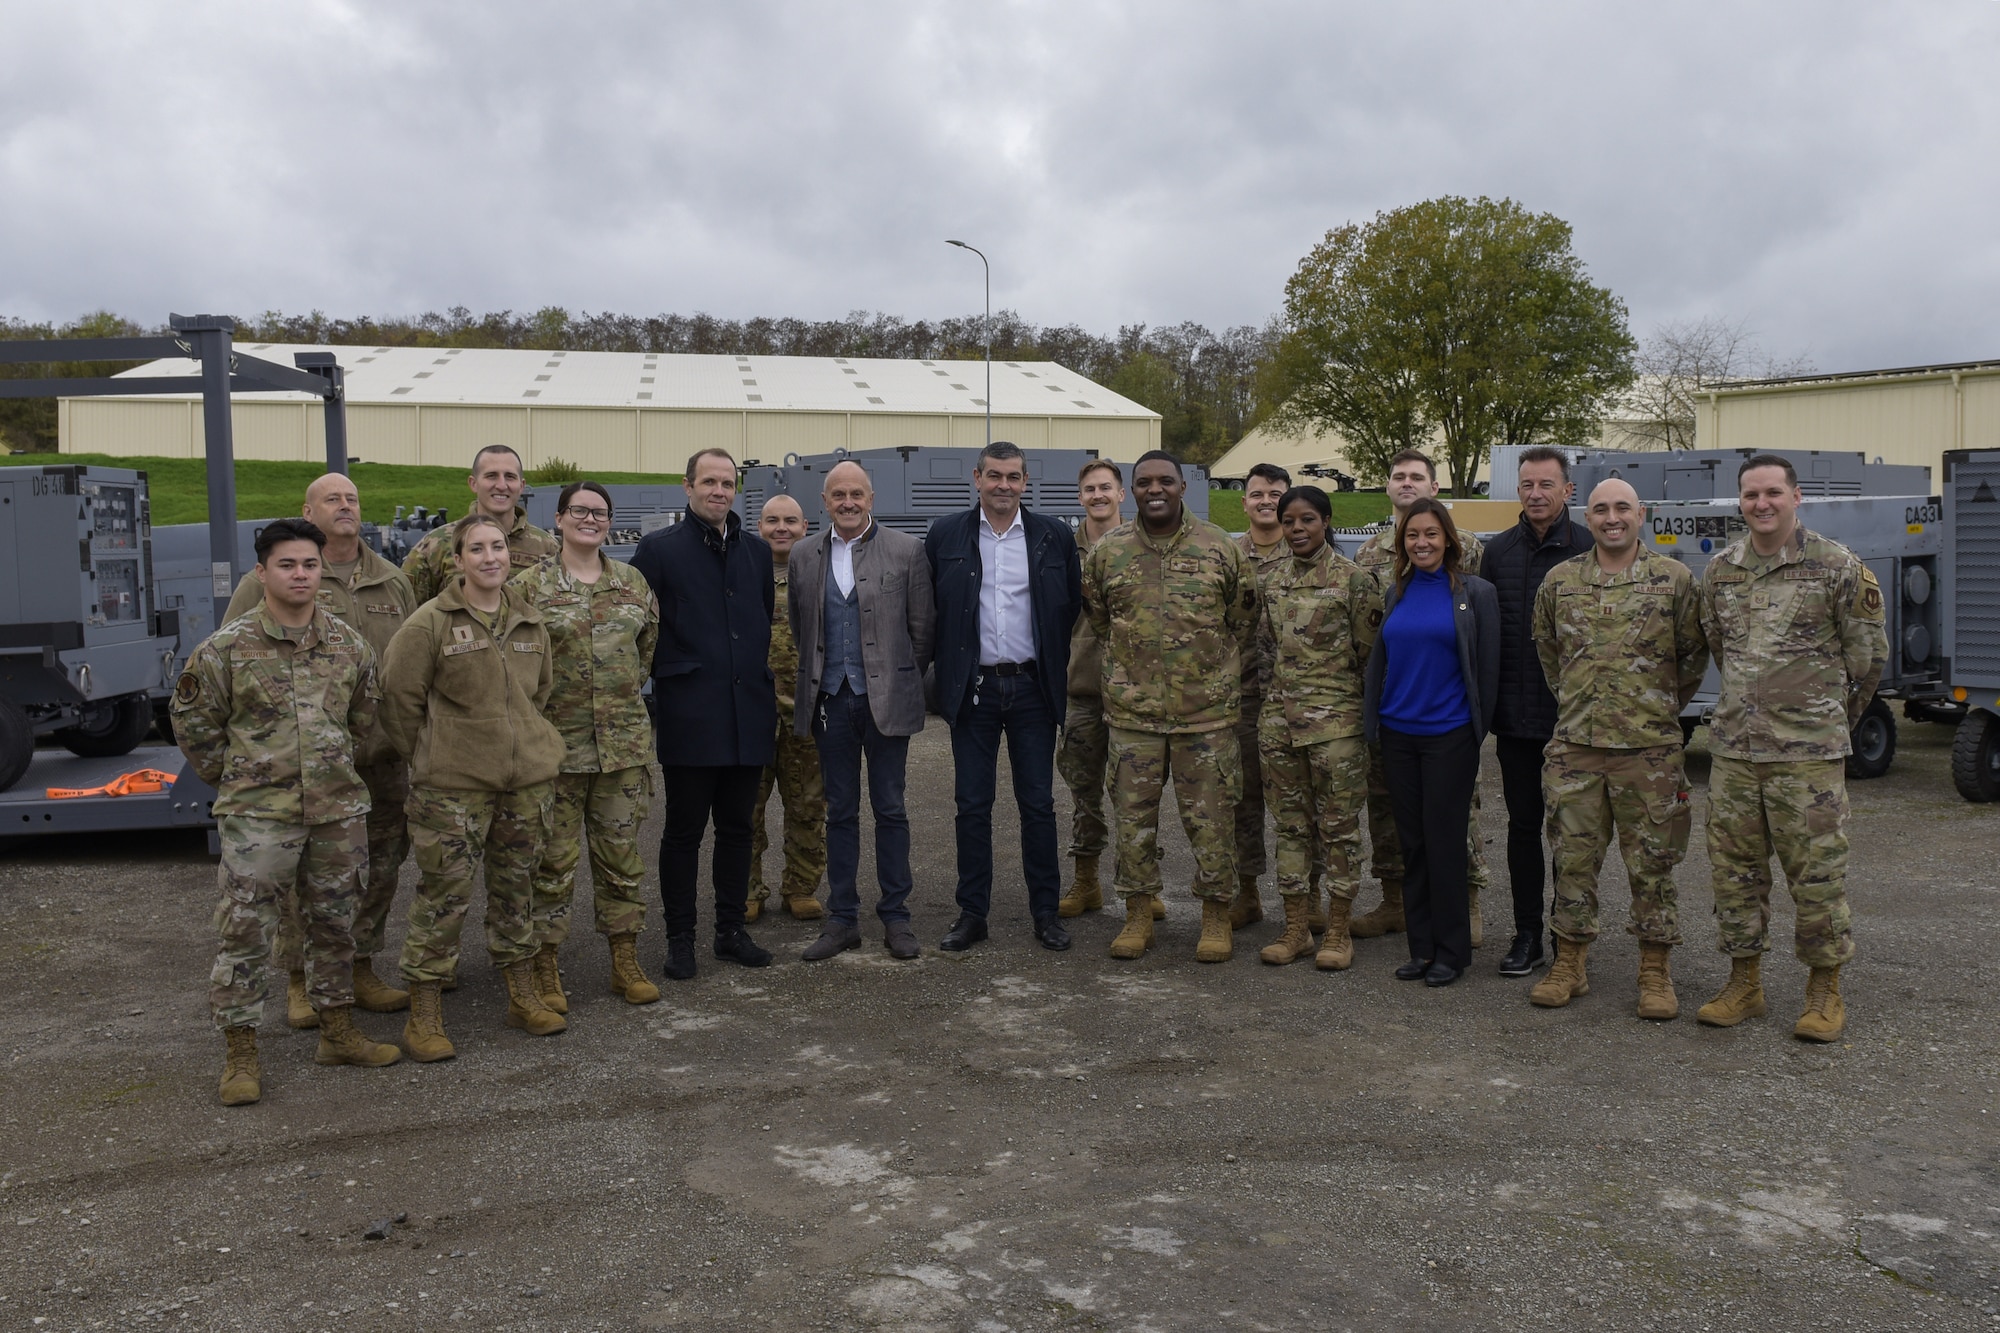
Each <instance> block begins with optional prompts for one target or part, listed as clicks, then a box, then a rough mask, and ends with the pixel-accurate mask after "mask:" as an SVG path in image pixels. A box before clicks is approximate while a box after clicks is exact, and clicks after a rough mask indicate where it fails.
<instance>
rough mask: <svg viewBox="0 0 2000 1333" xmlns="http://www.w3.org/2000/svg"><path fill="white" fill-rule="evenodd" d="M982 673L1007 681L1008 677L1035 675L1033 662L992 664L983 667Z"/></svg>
mask: <svg viewBox="0 0 2000 1333" xmlns="http://www.w3.org/2000/svg"><path fill="white" fill-rule="evenodd" d="M979 670H980V672H981V673H982V674H984V675H988V676H998V677H1000V678H1001V679H1002V680H1005V679H1006V678H1007V677H1008V676H1032V675H1034V674H1035V664H1034V663H1033V662H992V663H988V664H985V665H982V666H981V667H980V668H979Z"/></svg>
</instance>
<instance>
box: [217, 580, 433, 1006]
mask: <svg viewBox="0 0 2000 1333" xmlns="http://www.w3.org/2000/svg"><path fill="white" fill-rule="evenodd" d="M318 600H319V609H320V610H322V611H324V612H326V613H327V614H328V615H330V616H333V617H335V618H337V619H339V620H343V621H345V622H346V623H348V624H349V625H352V626H353V627H354V628H355V629H357V630H360V631H361V637H362V638H364V639H366V640H367V641H368V646H369V647H370V648H373V649H374V650H375V658H376V660H377V662H379V661H380V660H381V657H382V654H383V653H385V652H387V651H388V650H389V640H390V639H393V638H394V637H396V631H397V630H399V629H401V628H402V627H403V621H404V620H405V619H407V618H408V616H409V614H410V612H412V611H414V610H416V609H417V598H416V594H415V593H414V592H413V591H412V590H411V588H410V581H409V580H408V579H407V578H405V577H403V571H402V570H400V569H397V568H396V567H395V566H394V565H392V564H390V563H389V562H388V561H387V560H384V559H383V558H382V557H381V556H379V555H377V554H375V552H373V551H371V550H369V549H368V547H367V546H365V545H364V546H363V547H362V548H361V558H360V559H359V560H358V561H356V562H355V565H354V568H353V569H352V570H350V571H349V572H348V573H347V574H345V575H339V574H336V573H334V571H333V568H332V567H331V566H328V567H327V569H326V572H325V574H324V575H323V576H322V577H321V579H320V583H319V599H318ZM263 604H264V585H263V584H261V583H259V582H258V581H257V576H256V575H255V574H245V575H244V576H243V580H242V582H240V583H238V584H237V585H236V594H235V596H233V597H231V598H230V599H229V609H228V610H227V611H226V612H224V613H223V623H224V624H227V623H229V622H230V621H232V620H234V619H236V618H237V617H238V616H241V615H244V614H246V613H247V612H250V611H254V610H256V609H257V608H258V607H260V606H262V605H263ZM356 739H357V740H358V741H359V744H358V745H357V746H356V748H355V756H354V766H355V768H356V769H357V770H358V771H359V772H360V774H361V780H362V782H364V783H366V784H367V786H368V882H367V885H366V887H365V888H364V889H363V890H362V893H361V901H360V902H359V903H357V904H356V905H355V908H354V956H355V957H356V958H373V957H374V956H375V955H376V954H378V953H380V952H381V951H382V929H383V926H384V924H385V923H386V922H387V921H388V919H389V908H390V906H391V905H392V904H394V902H395V900H396V884H397V881H398V879H400V877H401V875H402V870H403V862H404V860H405V859H406V858H407V857H408V856H409V854H410V829H409V823H408V819H407V817H406V816H405V814H404V812H403V806H404V804H405V803H406V802H407V801H408V800H409V798H410V770H409V766H408V765H407V764H405V763H404V762H403V760H402V758H401V757H400V756H399V755H397V753H396V747H394V746H393V745H391V744H389V738H388V736H387V735H386V734H385V733H384V732H383V730H382V728H381V725H380V723H379V721H378V723H377V725H376V726H375V728H374V729H373V730H372V731H371V732H370V733H369V734H368V735H367V736H364V737H357V738H356ZM302 957H303V956H302V954H301V952H300V928H299V902H298V895H297V894H287V895H285V896H284V903H283V915H282V917H281V918H280V920H279V924H278V953H277V962H278V966H279V967H282V968H284V969H285V970H286V971H287V972H297V971H299V970H300V969H301V968H302V967H303V966H304V964H303V962H302Z"/></svg>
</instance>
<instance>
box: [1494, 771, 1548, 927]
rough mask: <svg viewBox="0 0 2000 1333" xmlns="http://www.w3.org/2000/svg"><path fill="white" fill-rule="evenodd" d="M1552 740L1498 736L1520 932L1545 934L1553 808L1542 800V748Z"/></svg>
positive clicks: (1510, 878)
mask: <svg viewBox="0 0 2000 1333" xmlns="http://www.w3.org/2000/svg"><path fill="white" fill-rule="evenodd" d="M1547 745H1548V742H1547V741H1546V740H1539V741H1538V740H1530V739H1527V738H1524V737H1520V736H1495V737H1494V738H1493V750H1494V754H1495V756H1496V757H1497V758H1498V759H1499V760H1500V787H1501V790H1502V791H1503V792H1504V793H1505V794H1506V797H1507V882H1508V884H1509V886H1510V887H1511V888H1512V889H1513V891H1514V933H1515V934H1516V935H1539V934H1541V933H1542V903H1543V902H1544V898H1543V896H1542V888H1543V885H1544V883H1545V882H1546V880H1547V878H1548V860H1547V857H1546V856H1545V854H1544V850H1543V848H1544V843H1543V840H1544V839H1545V838H1546V837H1547V836H1548V815H1549V812H1548V807H1547V806H1545V805H1544V804H1543V803H1542V750H1543V749H1544V748H1545V747H1546V746H1547Z"/></svg>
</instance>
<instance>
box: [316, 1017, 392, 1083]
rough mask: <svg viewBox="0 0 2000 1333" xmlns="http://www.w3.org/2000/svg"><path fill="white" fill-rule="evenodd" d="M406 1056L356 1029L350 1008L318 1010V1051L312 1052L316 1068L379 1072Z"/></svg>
mask: <svg viewBox="0 0 2000 1333" xmlns="http://www.w3.org/2000/svg"><path fill="white" fill-rule="evenodd" d="M402 1058H403V1053H402V1052H401V1051H399V1050H397V1049H396V1048H395V1047H394V1046H391V1045H389V1043H387V1042H384V1041H370V1040H368V1037H367V1034H365V1033H363V1032H362V1031H361V1029H360V1028H358V1027H356V1026H354V1011H353V1009H352V1008H350V1007H349V1006H347V1005H344V1004H343V1005H338V1006H336V1007H334V1008H332V1009H322V1010H320V1011H319V1049H318V1050H316V1051H314V1052H313V1063H314V1064H316V1065H360V1066H361V1067H362V1068H364V1069H380V1068H381V1067H382V1066H383V1065H393V1064H395V1063H396V1061H398V1060H400V1059H402Z"/></svg>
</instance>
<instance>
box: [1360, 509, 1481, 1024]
mask: <svg viewBox="0 0 2000 1333" xmlns="http://www.w3.org/2000/svg"><path fill="white" fill-rule="evenodd" d="M1462 549H1463V548H1462V547H1461V546H1460V544H1459V540H1458V529H1457V528H1456V527H1455V526H1453V524H1452V521H1451V514H1450V513H1449V512H1448V511H1447V510H1446V509H1445V507H1444V506H1443V505H1441V504H1439V503H1438V502H1437V501H1436V500H1432V499H1424V500H1419V501H1417V503H1416V504H1415V505H1413V506H1411V508H1410V511H1409V512H1408V513H1406V514H1404V515H1403V516H1402V519H1401V521H1400V522H1399V523H1398V525H1397V528H1396V565H1395V575H1396V577H1395V581H1394V583H1392V584H1391V585H1390V587H1389V589H1388V591H1387V594H1386V595H1385V596H1384V598H1383V610H1384V613H1385V614H1384V618H1383V621H1382V632H1381V634H1380V636H1379V637H1378V638H1377V639H1376V641H1375V650H1374V651H1373V652H1372V653H1371V654H1369V657H1368V694H1367V699H1366V702H1365V704H1364V706H1363V716H1364V718H1365V720H1366V725H1367V731H1368V739H1369V740H1371V741H1376V742H1378V743H1379V744H1380V745H1381V747H1382V767H1383V771H1384V773H1385V774H1386V776H1387V778H1388V782H1389V807H1390V809H1391V810H1392V811H1394V813H1395V816H1396V836H1397V838H1398V839H1399V840H1400V841H1401V843H1402V844H1403V915H1404V917H1405V919H1406V920H1407V922H1408V929H1409V937H1410V961H1409V962H1407V963H1405V964H1403V965H1402V966H1401V967H1399V968H1397V969H1396V975H1397V976H1398V977H1399V978H1401V979H1402V980H1404V981H1419V980H1421V981H1422V982H1423V983H1424V984H1425V985H1428V986H1449V985H1450V984H1451V983H1452V982H1454V981H1457V980H1458V978H1459V974H1460V973H1462V972H1464V971H1465V969H1466V968H1467V967H1469V966H1471V963H1472V921H1471V914H1470V912H1469V910H1468V907H1467V895H1466V852H1465V846H1466V837H1465V825H1466V820H1467V819H1469V818H1470V817H1471V814H1472V793H1473V789H1474V788H1475V787H1476V786H1477V785H1478V782H1479V749H1480V746H1481V745H1482V744H1484V743H1485V740H1486V733H1487V731H1488V729H1490V728H1491V726H1492V725H1493V704H1494V699H1495V696H1496V695H1497V694H1498V693H1499V686H1500V603H1499V600H1498V599H1497V598H1496V597H1495V596H1494V592H1493V585H1492V584H1490V583H1488V582H1487V581H1486V580H1485V579H1482V578H1477V577H1475V576H1473V575H1470V574H1465V573H1461V572H1460V569H1459V559H1460V555H1461V552H1462Z"/></svg>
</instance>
